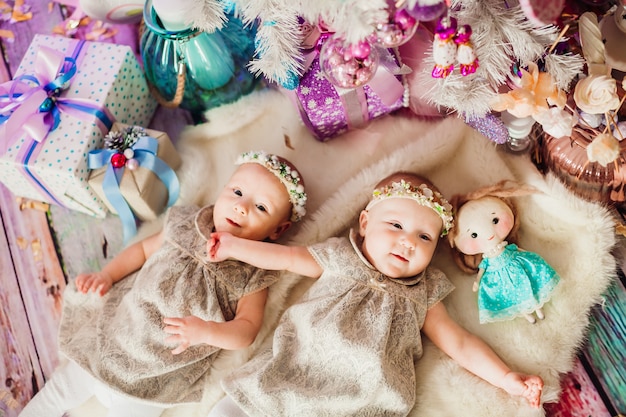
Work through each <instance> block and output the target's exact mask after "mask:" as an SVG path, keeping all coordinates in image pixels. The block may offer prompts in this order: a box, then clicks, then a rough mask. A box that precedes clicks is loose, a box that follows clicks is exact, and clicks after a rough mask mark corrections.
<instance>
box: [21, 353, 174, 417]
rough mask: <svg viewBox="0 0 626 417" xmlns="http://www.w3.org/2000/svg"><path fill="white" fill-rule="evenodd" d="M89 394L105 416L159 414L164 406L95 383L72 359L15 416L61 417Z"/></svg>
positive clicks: (148, 415)
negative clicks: (97, 402) (150, 403)
mask: <svg viewBox="0 0 626 417" xmlns="http://www.w3.org/2000/svg"><path fill="white" fill-rule="evenodd" d="M93 395H97V397H98V400H100V402H101V403H103V404H104V405H106V406H107V407H108V413H107V417H159V416H160V415H161V413H163V411H164V410H165V409H164V408H161V407H158V406H154V405H148V404H143V403H141V402H138V401H133V400H132V399H129V398H127V397H123V396H121V395H118V394H116V393H114V392H113V391H111V390H110V389H107V388H106V387H104V386H103V385H102V384H100V383H98V382H97V381H96V380H95V379H94V378H93V377H92V376H91V375H90V374H88V373H87V372H85V371H84V370H83V369H81V368H80V367H79V366H78V365H76V364H75V363H74V362H71V361H68V363H67V364H65V365H63V366H61V367H59V368H57V369H56V370H55V371H54V373H53V374H52V378H50V380H48V381H47V382H46V383H45V385H44V386H43V388H42V389H41V390H40V391H39V392H38V393H37V394H36V395H35V396H34V397H33V398H32V399H31V400H30V402H29V403H28V404H26V407H24V409H23V410H22V412H21V413H20V414H19V417H42V416H46V417H63V415H64V413H66V412H67V411H68V410H71V409H73V408H76V407H78V406H80V405H82V404H83V403H84V402H86V401H87V400H88V399H89V398H91V397H92V396H93Z"/></svg>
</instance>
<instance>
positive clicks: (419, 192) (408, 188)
mask: <svg viewBox="0 0 626 417" xmlns="http://www.w3.org/2000/svg"><path fill="white" fill-rule="evenodd" d="M388 198H410V199H411V200H414V201H416V202H417V204H419V205H421V206H424V207H428V208H431V209H433V210H434V211H435V213H437V214H438V215H439V217H441V220H443V231H442V232H441V236H445V235H447V234H448V232H449V231H450V229H452V227H453V222H454V218H453V216H452V206H451V205H450V203H448V200H446V199H445V198H443V196H442V195H441V193H438V192H437V191H433V190H431V189H430V188H428V186H427V185H426V184H422V185H420V186H419V187H415V186H413V185H412V184H411V183H410V182H407V181H405V180H400V182H392V183H391V185H386V186H384V187H382V188H376V189H375V190H374V192H373V193H372V200H371V201H370V202H369V203H368V205H367V207H365V210H369V209H370V208H371V207H372V206H374V205H375V204H377V203H379V202H381V201H383V200H386V199H388Z"/></svg>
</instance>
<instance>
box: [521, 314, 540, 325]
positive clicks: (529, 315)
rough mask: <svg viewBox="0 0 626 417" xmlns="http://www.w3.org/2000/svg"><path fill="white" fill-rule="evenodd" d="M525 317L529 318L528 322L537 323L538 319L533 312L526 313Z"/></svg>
mask: <svg viewBox="0 0 626 417" xmlns="http://www.w3.org/2000/svg"><path fill="white" fill-rule="evenodd" d="M524 318H525V319H526V320H528V322H529V323H531V324H535V322H536V321H537V320H535V316H533V315H532V314H524Z"/></svg>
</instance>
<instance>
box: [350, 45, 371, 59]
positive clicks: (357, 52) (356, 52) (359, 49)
mask: <svg viewBox="0 0 626 417" xmlns="http://www.w3.org/2000/svg"><path fill="white" fill-rule="evenodd" d="M371 50H372V47H371V46H370V44H369V42H367V41H360V42H359V43H356V44H354V45H352V46H350V51H351V52H352V55H353V56H354V57H355V58H359V59H365V58H367V57H368V56H370V52H371Z"/></svg>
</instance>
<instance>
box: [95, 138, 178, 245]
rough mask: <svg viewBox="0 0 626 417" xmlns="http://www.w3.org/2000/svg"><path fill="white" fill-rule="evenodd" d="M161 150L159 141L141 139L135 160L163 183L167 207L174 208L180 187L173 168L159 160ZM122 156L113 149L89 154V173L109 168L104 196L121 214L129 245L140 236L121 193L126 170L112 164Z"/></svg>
mask: <svg viewBox="0 0 626 417" xmlns="http://www.w3.org/2000/svg"><path fill="white" fill-rule="evenodd" d="M158 147H159V143H158V141H157V140H156V139H155V138H153V137H150V136H142V137H140V138H139V139H138V140H137V142H135V144H134V145H132V146H131V147H130V149H132V150H133V152H134V153H135V155H134V157H133V158H134V159H136V160H137V162H138V163H139V167H143V168H146V169H149V170H150V171H152V172H153V173H154V174H155V175H156V176H157V177H158V178H159V179H160V180H161V182H163V184H164V185H165V187H166V188H167V192H168V200H167V207H170V206H172V205H173V204H174V203H175V202H176V200H178V194H179V193H180V183H179V182H178V177H177V176H176V173H175V172H174V170H173V169H172V168H170V167H169V166H168V165H167V164H166V163H165V162H164V161H163V160H162V159H161V158H159V157H158V156H156V154H157V149H158ZM116 153H118V151H117V150H113V149H98V150H93V151H90V152H89V157H88V161H87V164H88V167H89V169H98V168H101V167H103V166H106V167H107V169H106V172H105V174H104V179H103V181H102V188H103V190H104V195H105V196H106V198H107V200H108V201H109V203H110V204H111V206H112V207H113V208H114V209H115V211H117V214H118V216H119V217H120V220H121V221H122V227H123V231H124V243H126V242H128V239H130V238H131V237H132V236H134V235H135V234H137V220H136V218H135V214H134V213H133V211H132V209H131V208H130V206H129V205H128V202H126V199H125V198H124V196H123V195H122V192H121V191H120V182H121V180H122V176H123V175H124V168H125V167H120V168H115V167H113V165H112V164H111V158H112V157H113V155H115V154H116Z"/></svg>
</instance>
